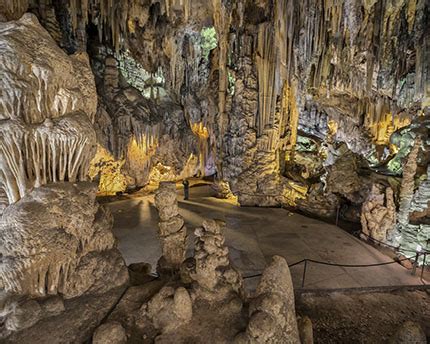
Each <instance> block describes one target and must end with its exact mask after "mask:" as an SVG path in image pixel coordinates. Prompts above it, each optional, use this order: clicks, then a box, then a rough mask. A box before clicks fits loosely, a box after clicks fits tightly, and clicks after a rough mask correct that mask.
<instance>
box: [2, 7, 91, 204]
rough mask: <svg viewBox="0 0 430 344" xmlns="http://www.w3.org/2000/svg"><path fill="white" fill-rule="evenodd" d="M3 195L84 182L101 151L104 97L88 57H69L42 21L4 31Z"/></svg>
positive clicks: (28, 17) (26, 19)
mask: <svg viewBox="0 0 430 344" xmlns="http://www.w3.org/2000/svg"><path fill="white" fill-rule="evenodd" d="M0 32H1V35H0V56H1V57H0V74H1V75H2V78H1V81H0V88H1V89H2V90H3V93H2V97H1V99H0V119H2V122H1V125H0V132H1V139H0V166H1V172H0V189H3V190H4V191H3V192H5V193H6V195H7V197H8V203H9V204H11V203H13V202H16V201H18V200H19V199H20V198H21V197H23V196H24V195H25V194H26V193H28V192H29V190H31V188H33V187H38V186H40V185H43V184H46V183H49V182H57V181H65V180H67V181H71V182H75V181H83V180H86V177H87V176H86V173H87V170H88V166H89V163H90V160H91V158H92V156H93V155H94V149H95V134H94V131H93V129H92V125H91V122H92V120H93V119H94V115H95V112H96V105H97V95H96V89H95V85H94V78H93V75H92V73H91V70H90V67H89V61H88V56H87V55H86V54H84V53H83V54H75V55H73V56H68V55H66V54H65V53H64V52H63V51H62V50H61V49H60V48H59V47H58V46H57V45H56V43H55V41H54V40H53V39H52V38H51V37H50V35H49V34H48V32H46V31H45V29H43V28H42V26H41V25H40V24H39V22H38V20H37V18H36V17H35V16H34V15H32V14H25V15H24V16H23V17H22V18H21V19H20V20H17V21H10V22H5V23H0Z"/></svg>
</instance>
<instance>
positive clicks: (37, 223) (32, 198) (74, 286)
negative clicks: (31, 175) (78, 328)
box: [0, 183, 128, 298]
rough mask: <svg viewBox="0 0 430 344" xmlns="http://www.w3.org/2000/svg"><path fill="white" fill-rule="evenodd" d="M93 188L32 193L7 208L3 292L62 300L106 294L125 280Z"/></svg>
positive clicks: (64, 186) (61, 186) (62, 186)
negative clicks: (87, 293)
mask: <svg viewBox="0 0 430 344" xmlns="http://www.w3.org/2000/svg"><path fill="white" fill-rule="evenodd" d="M95 196H96V187H95V186H94V185H93V184H91V183H78V184H75V185H73V184H71V183H57V184H51V185H49V186H42V187H40V188H36V189H34V190H33V191H32V192H31V193H30V194H28V195H27V196H25V197H24V198H22V199H21V200H20V201H18V202H17V203H15V204H12V205H10V206H9V207H8V208H6V210H5V212H4V214H3V216H2V218H1V219H0V228H1V232H2V236H3V245H2V246H1V254H2V257H3V260H2V262H1V265H0V272H1V274H0V277H1V280H0V286H1V287H2V288H4V289H5V290H6V291H7V292H10V293H15V294H21V295H26V294H30V295H37V296H43V295H47V294H57V293H60V294H62V295H63V296H64V297H66V298H70V297H76V296H80V295H82V294H83V293H85V292H90V291H91V292H97V293H100V292H105V291H107V290H108V289H110V288H113V287H115V286H119V285H122V284H124V283H125V282H126V280H127V276H128V275H127V271H126V268H125V266H124V262H123V260H122V258H121V256H120V255H119V253H118V251H117V250H116V248H115V238H114V237H113V234H112V232H111V227H112V216H111V215H110V213H108V212H107V210H106V209H104V208H102V207H100V206H99V205H98V204H97V202H96V201H95Z"/></svg>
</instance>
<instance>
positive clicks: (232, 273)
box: [190, 220, 242, 300]
mask: <svg viewBox="0 0 430 344" xmlns="http://www.w3.org/2000/svg"><path fill="white" fill-rule="evenodd" d="M194 234H195V236H196V243H195V251H194V260H195V267H194V271H192V272H191V274H190V277H191V279H192V280H193V281H194V282H195V286H194V288H193V292H195V294H196V297H197V298H203V299H207V300H223V299H227V298H228V297H231V295H232V294H233V295H234V294H240V293H241V292H242V290H241V289H242V277H241V275H240V274H239V272H238V271H236V270H235V269H234V268H233V267H232V266H231V265H230V260H229V257H228V248H227V247H226V246H224V241H225V237H224V233H223V228H222V227H221V224H220V223H219V222H217V221H216V220H205V221H204V222H203V225H202V227H200V228H197V229H196V230H195V231H194Z"/></svg>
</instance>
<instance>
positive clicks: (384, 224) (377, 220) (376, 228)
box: [361, 184, 396, 242]
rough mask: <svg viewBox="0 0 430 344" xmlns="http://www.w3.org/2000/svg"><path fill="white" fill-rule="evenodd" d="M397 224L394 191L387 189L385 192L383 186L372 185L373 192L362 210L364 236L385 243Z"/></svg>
mask: <svg viewBox="0 0 430 344" xmlns="http://www.w3.org/2000/svg"><path fill="white" fill-rule="evenodd" d="M395 224H396V205H395V203H394V195H393V189H391V187H387V188H386V189H385V192H384V191H383V188H381V185H376V184H373V185H372V190H371V192H370V194H369V196H368V197H367V199H366V201H365V202H364V203H363V207H362V210H361V227H362V231H363V233H364V234H366V235H367V236H370V237H372V238H374V239H376V240H379V241H382V242H385V241H386V239H387V234H388V233H390V232H391V231H392V230H394V226H395Z"/></svg>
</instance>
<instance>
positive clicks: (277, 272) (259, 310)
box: [236, 256, 300, 343]
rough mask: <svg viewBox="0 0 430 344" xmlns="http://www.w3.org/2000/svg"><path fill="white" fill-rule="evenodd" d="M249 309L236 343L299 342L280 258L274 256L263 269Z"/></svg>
mask: <svg viewBox="0 0 430 344" xmlns="http://www.w3.org/2000/svg"><path fill="white" fill-rule="evenodd" d="M249 312H250V320H249V324H248V326H247V328H246V332H245V333H242V334H240V335H238V337H237V338H236V342H237V343H300V337H299V331H298V327H297V320H296V314H295V309H294V290H293V284H292V281H291V275H290V270H289V268H288V264H287V262H286V261H285V259H284V258H282V257H279V256H274V257H273V258H272V262H271V264H270V265H269V266H268V267H267V268H266V269H265V270H264V272H263V275H262V277H261V280H260V282H259V284H258V286H257V291H256V297H255V299H253V300H252V301H251V303H250V306H249Z"/></svg>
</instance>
